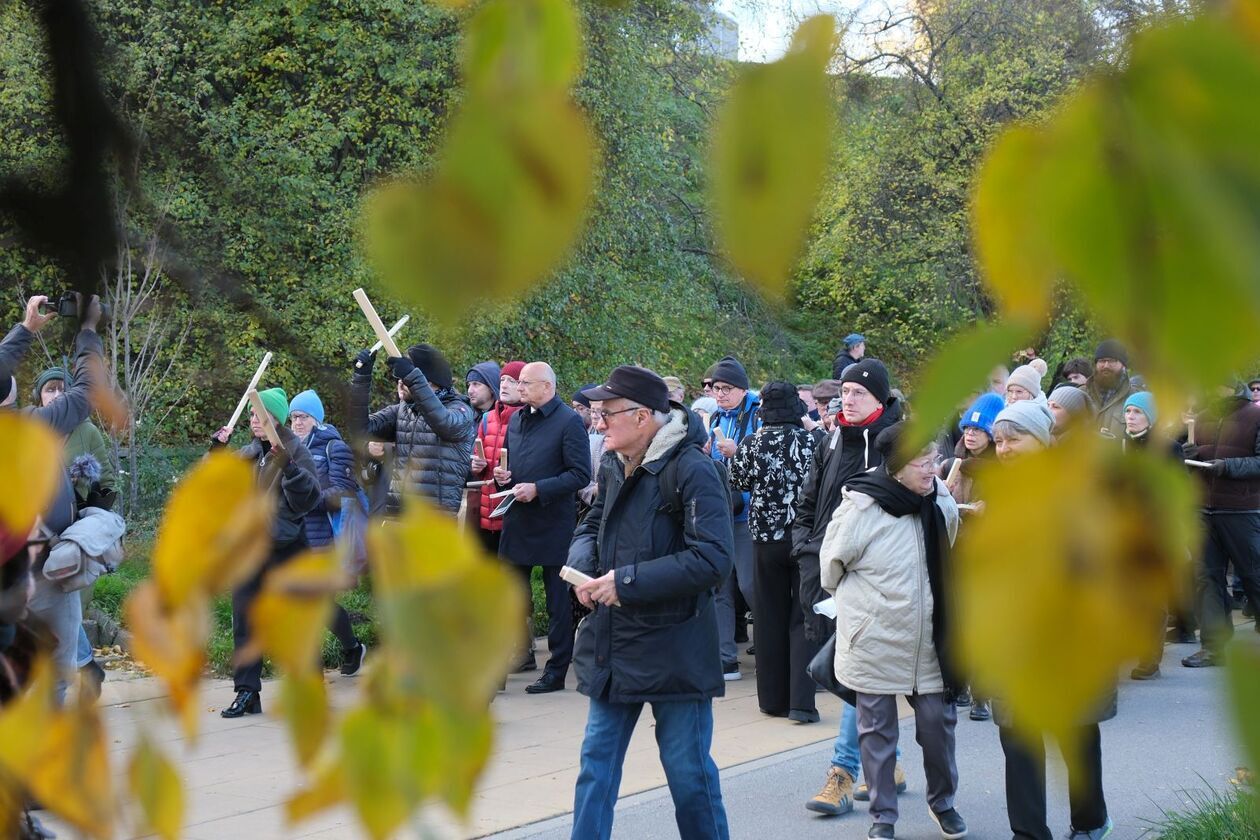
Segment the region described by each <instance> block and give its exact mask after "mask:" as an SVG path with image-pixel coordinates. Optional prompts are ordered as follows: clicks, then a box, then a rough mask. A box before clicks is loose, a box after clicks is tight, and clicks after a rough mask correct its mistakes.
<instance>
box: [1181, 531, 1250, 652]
mask: <svg viewBox="0 0 1260 840" xmlns="http://www.w3.org/2000/svg"><path fill="white" fill-rule="evenodd" d="M1204 520H1205V523H1206V525H1207V539H1206V542H1205V544H1204V546H1203V556H1202V558H1201V559H1200V560H1199V566H1198V573H1197V576H1196V579H1195V583H1196V586H1195V592H1196V595H1197V596H1198V604H1197V606H1198V611H1199V631H1200V638H1201V639H1202V641H1203V647H1205V648H1209V649H1212V650H1220V648H1221V646H1222V645H1224V644H1225V643H1226V642H1227V641H1229V639H1230V637H1231V636H1233V635H1234V624H1233V622H1232V621H1231V619H1230V612H1231V609H1230V608H1231V604H1230V598H1229V587H1228V585H1227V584H1228V577H1227V574H1226V570H1227V568H1228V566H1229V563H1230V561H1231V560H1232V561H1233V562H1234V571H1235V572H1236V573H1237V574H1238V576H1239V577H1240V578H1241V579H1242V584H1243V591H1244V592H1246V593H1247V597H1248V598H1249V599H1251V603H1253V604H1260V513H1219V512H1218V513H1211V514H1207V515H1205V516H1204Z"/></svg>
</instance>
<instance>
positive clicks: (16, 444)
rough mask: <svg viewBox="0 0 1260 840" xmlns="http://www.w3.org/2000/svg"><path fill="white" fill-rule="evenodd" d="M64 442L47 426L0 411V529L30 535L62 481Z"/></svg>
mask: <svg viewBox="0 0 1260 840" xmlns="http://www.w3.org/2000/svg"><path fill="white" fill-rule="evenodd" d="M62 449H63V447H62V445H61V442H60V441H58V440H57V436H56V435H55V434H53V432H52V430H51V429H49V428H48V426H46V425H44V424H43V423H41V422H39V421H38V420H35V419H32V418H30V417H26V416H23V415H21V414H18V413H17V412H14V411H0V525H3V526H4V527H5V528H6V529H7V530H9V531H12V532H13V533H15V534H27V533H29V532H30V530H31V528H32V527H34V525H35V519H36V518H37V517H38V516H40V514H42V513H43V512H44V511H46V510H47V509H48V507H49V506H50V505H51V504H52V501H53V496H54V494H55V493H56V492H57V488H58V487H59V486H60V483H61V481H62V474H63V469H62V464H61V452H62Z"/></svg>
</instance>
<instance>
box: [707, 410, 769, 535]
mask: <svg viewBox="0 0 1260 840" xmlns="http://www.w3.org/2000/svg"><path fill="white" fill-rule="evenodd" d="M759 408H761V400H759V399H758V398H757V395H756V394H754V393H753V392H752V391H749V392H748V393H747V394H744V401H743V402H741V403H740V404H739V405H737V406H736V407H735V408H732V409H731V410H730V411H727V410H726V409H722V408H719V409H718V410H717V411H715V412H713V415H712V416H711V417H709V438H710V448H709V455H710V457H712V458H713V460H715V461H719V462H721V463H723V464H725V463H726V456H725V455H723V454H722V453H721V452H719V451H718V448H717V432H716V431H714V430H715V429H721V430H722V434H723V435H724V436H725V437H727V438H729V439H731V440H733V441H735V444H736V445H737V446H738V445H739V442H740V441H742V440H743V439H744V438H745V437H746V436H748V435H751V434H753V433H754V432H756V431H757V430H758V429H760V428H761V417H760V416H759V415H758V413H757V409H759ZM728 470H729V467H728ZM743 497H744V499H743V504H741V505H739V508H738V509H739V512H738V513H736V514H735V521H736V522H745V521H747V519H748V503H749V496H748V493H747V492H745V493H744V494H743Z"/></svg>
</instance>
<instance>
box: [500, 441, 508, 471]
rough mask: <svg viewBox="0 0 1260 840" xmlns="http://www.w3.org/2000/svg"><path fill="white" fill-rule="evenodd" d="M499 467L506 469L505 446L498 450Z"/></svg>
mask: <svg viewBox="0 0 1260 840" xmlns="http://www.w3.org/2000/svg"><path fill="white" fill-rule="evenodd" d="M499 469H503V470H506V469H507V447H506V446H505V447H503V448H502V449H500V450H499Z"/></svg>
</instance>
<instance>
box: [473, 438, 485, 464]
mask: <svg viewBox="0 0 1260 840" xmlns="http://www.w3.org/2000/svg"><path fill="white" fill-rule="evenodd" d="M473 454H474V455H476V456H477V457H478V458H480V459H481V460H483V461H484V460H486V447H485V446H483V445H482V443H481V438H477V439H476V440H475V441H473Z"/></svg>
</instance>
